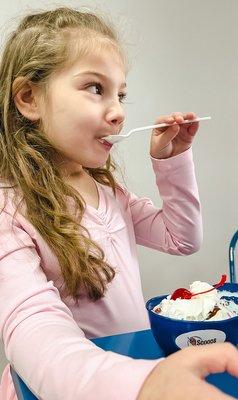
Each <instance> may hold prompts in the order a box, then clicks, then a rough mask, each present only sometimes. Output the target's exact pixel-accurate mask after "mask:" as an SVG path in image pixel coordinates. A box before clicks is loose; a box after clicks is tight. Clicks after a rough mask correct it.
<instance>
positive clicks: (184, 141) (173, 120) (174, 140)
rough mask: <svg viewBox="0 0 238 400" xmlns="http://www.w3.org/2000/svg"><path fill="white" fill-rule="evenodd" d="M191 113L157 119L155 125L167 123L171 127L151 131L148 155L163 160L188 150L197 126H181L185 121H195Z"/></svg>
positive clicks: (195, 124)
mask: <svg viewBox="0 0 238 400" xmlns="http://www.w3.org/2000/svg"><path fill="white" fill-rule="evenodd" d="M195 118H196V115H195V114H194V113H193V112H188V113H181V112H175V113H173V114H171V115H163V116H161V117H159V118H158V119H157V121H156V123H163V122H165V123H168V124H170V125H171V126H170V127H165V128H156V129H154V130H153V131H152V136H151V145H150V155H151V156H152V157H153V158H157V159H165V158H168V157H172V156H174V155H177V154H180V153H182V152H184V151H186V150H188V149H189V147H190V146H191V144H192V141H193V138H194V136H195V134H196V132H197V130H198V127H199V124H198V122H196V123H191V125H190V124H186V125H183V124H182V122H183V121H184V120H185V119H188V120H189V119H191V120H193V119H195Z"/></svg>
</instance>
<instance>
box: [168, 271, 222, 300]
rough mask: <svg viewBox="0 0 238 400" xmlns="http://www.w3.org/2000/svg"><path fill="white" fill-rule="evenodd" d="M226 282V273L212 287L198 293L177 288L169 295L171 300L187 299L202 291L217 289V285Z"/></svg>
mask: <svg viewBox="0 0 238 400" xmlns="http://www.w3.org/2000/svg"><path fill="white" fill-rule="evenodd" d="M225 282H226V275H222V277H221V280H220V282H218V283H217V284H216V285H213V287H212V288H211V289H209V290H204V291H203V292H199V293H192V292H190V290H188V289H185V288H179V289H176V290H175V291H174V292H173V294H172V295H171V300H176V299H186V300H189V299H191V298H192V297H194V296H197V295H199V294H203V293H208V292H211V291H212V290H214V289H217V288H218V287H220V286H222V285H224V283H225Z"/></svg>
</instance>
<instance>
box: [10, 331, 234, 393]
mask: <svg viewBox="0 0 238 400" xmlns="http://www.w3.org/2000/svg"><path fill="white" fill-rule="evenodd" d="M93 342H94V343H95V344H96V345H97V346H99V347H101V348H102V349H104V350H110V351H114V352H116V353H119V354H123V355H127V356H130V357H133V358H144V359H150V360H152V359H156V358H160V357H163V352H162V350H161V349H160V348H159V347H158V345H157V343H156V342H155V340H154V337H153V335H152V333H151V331H150V330H146V331H140V332H132V333H124V334H121V335H114V336H107V337H104V338H98V339H94V340H93ZM218 357H219V355H218ZM11 373H12V377H13V382H14V385H15V388H16V392H17V396H18V399H19V400H36V399H37V398H36V397H35V396H34V395H33V394H32V393H31V392H30V390H29V389H28V388H27V386H26V385H25V383H24V382H23V381H22V380H21V379H20V378H19V376H18V375H17V374H16V372H15V371H14V370H13V369H11ZM207 381H208V382H210V383H212V384H213V385H215V386H216V387H218V388H219V389H221V390H223V392H225V393H227V394H229V395H231V396H233V397H235V398H236V399H238V378H234V377H232V376H231V375H229V374H227V373H221V374H213V375H209V377H208V378H207Z"/></svg>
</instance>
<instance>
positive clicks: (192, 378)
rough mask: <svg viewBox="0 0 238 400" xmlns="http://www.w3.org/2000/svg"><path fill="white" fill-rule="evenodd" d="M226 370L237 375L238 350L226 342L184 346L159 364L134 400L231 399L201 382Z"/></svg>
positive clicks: (231, 399) (231, 398)
mask: <svg viewBox="0 0 238 400" xmlns="http://www.w3.org/2000/svg"><path fill="white" fill-rule="evenodd" d="M224 371H227V372H229V373H230V374H231V375H234V376H238V351H237V349H236V347H235V346H232V345H231V344H230V343H216V344H208V345H204V346H200V347H187V348H186V349H183V350H179V351H177V352H176V353H174V354H172V355H171V356H169V357H167V358H165V359H164V360H162V361H160V362H159V363H158V364H157V365H156V367H155V368H154V369H153V370H152V372H151V373H150V374H149V375H148V377H147V379H146V380H145V382H144V384H143V386H142V388H141V391H140V393H139V396H138V397H137V400H171V399H173V400H185V399H189V400H208V399H209V400H235V399H234V398H233V397H230V396H228V395H227V394H225V393H223V392H221V391H220V390H219V389H217V388H216V387H215V386H213V385H211V384H209V383H207V382H206V381H205V378H206V376H208V375H209V374H214V373H218V372H224Z"/></svg>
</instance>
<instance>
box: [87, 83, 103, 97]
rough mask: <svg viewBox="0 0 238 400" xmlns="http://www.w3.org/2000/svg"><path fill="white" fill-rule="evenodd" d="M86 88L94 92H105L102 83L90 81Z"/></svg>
mask: <svg viewBox="0 0 238 400" xmlns="http://www.w3.org/2000/svg"><path fill="white" fill-rule="evenodd" d="M86 89H87V90H88V91H89V92H90V93H93V94H99V95H101V94H102V92H103V89H102V85H101V84H100V83H90V85H88V86H87V88H86Z"/></svg>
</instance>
